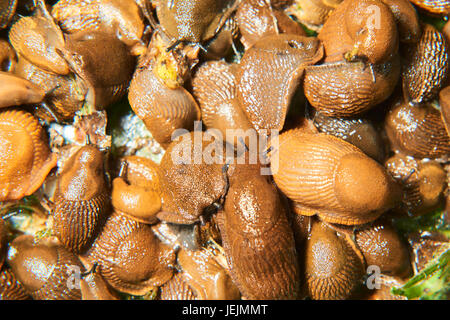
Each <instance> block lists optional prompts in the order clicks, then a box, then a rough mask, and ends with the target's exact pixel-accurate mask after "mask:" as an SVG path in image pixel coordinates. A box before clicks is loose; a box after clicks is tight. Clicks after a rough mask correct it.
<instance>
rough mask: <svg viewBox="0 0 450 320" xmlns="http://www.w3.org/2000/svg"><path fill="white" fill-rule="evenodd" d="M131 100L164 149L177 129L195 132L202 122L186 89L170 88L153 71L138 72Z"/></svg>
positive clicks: (135, 76)
mask: <svg viewBox="0 0 450 320" xmlns="http://www.w3.org/2000/svg"><path fill="white" fill-rule="evenodd" d="M128 100H129V102H130V105H131V108H132V109H133V111H134V112H135V113H136V115H137V116H138V117H139V118H140V119H142V120H143V121H144V123H145V125H146V127H147V128H148V129H149V131H150V132H151V133H152V135H153V137H154V138H155V140H156V141H157V142H158V143H160V144H161V145H162V146H163V147H167V146H168V145H169V144H170V142H171V137H172V133H173V132H174V131H175V130H176V129H181V128H184V129H187V130H192V129H193V128H194V121H196V120H200V108H199V107H198V105H197V103H196V102H195V100H194V98H193V97H192V95H191V94H190V93H189V92H188V91H187V90H186V89H184V88H183V87H178V88H176V89H170V88H168V87H167V86H165V85H164V84H163V83H162V81H160V80H159V79H158V78H157V77H156V76H155V74H154V73H153V71H152V70H151V67H150V68H145V67H144V68H142V69H139V68H138V69H137V70H136V72H135V75H134V77H133V80H132V81H131V84H130V89H129V92H128Z"/></svg>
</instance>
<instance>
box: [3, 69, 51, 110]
mask: <svg viewBox="0 0 450 320" xmlns="http://www.w3.org/2000/svg"><path fill="white" fill-rule="evenodd" d="M44 97H45V91H44V90H43V89H42V88H41V87H40V86H38V85H35V84H34V83H32V82H31V81H28V80H26V79H24V78H22V77H19V76H16V75H13V74H11V73H9V72H2V71H0V108H6V107H13V106H20V105H22V104H33V103H40V102H42V101H43V100H44Z"/></svg>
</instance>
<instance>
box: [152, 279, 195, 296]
mask: <svg viewBox="0 0 450 320" xmlns="http://www.w3.org/2000/svg"><path fill="white" fill-rule="evenodd" d="M160 299H161V300H197V297H196V296H195V293H194V291H193V289H192V288H191V287H190V286H189V284H188V283H187V282H186V280H185V279H184V277H183V274H182V273H181V272H179V273H177V274H175V275H174V276H173V277H172V279H170V280H169V281H167V282H166V283H165V284H164V285H163V286H162V287H161V294H160Z"/></svg>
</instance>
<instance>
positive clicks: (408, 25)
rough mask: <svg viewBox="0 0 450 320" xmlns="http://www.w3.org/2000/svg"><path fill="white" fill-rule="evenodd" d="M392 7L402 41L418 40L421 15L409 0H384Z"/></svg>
mask: <svg viewBox="0 0 450 320" xmlns="http://www.w3.org/2000/svg"><path fill="white" fill-rule="evenodd" d="M382 1H383V2H384V4H386V5H387V6H388V7H389V9H391V11H392V14H393V15H394V18H395V21H396V22H397V29H398V35H399V40H400V42H403V43H415V42H418V41H419V39H420V35H421V32H422V30H421V27H420V22H419V15H418V14H417V11H416V9H415V8H414V6H413V5H412V4H411V2H410V1H409V0H382Z"/></svg>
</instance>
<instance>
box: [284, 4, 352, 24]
mask: <svg viewBox="0 0 450 320" xmlns="http://www.w3.org/2000/svg"><path fill="white" fill-rule="evenodd" d="M342 1H343V0H331V1H330V0H296V1H294V4H293V5H292V6H291V7H289V8H288V9H287V10H288V13H289V14H292V15H294V16H295V17H296V18H297V19H298V20H299V21H300V22H301V23H303V24H305V25H306V26H308V27H309V28H310V29H313V30H318V29H320V28H321V26H322V25H323V24H324V23H325V21H326V20H327V19H328V17H329V15H330V14H331V13H332V12H333V10H334V9H336V7H337V6H338V5H339V4H340V3H341V2H342Z"/></svg>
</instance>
